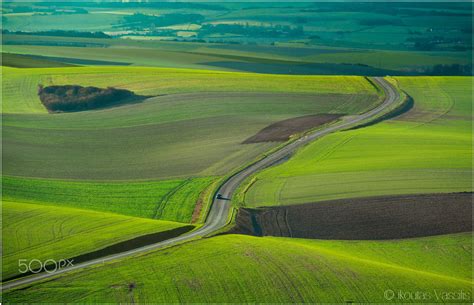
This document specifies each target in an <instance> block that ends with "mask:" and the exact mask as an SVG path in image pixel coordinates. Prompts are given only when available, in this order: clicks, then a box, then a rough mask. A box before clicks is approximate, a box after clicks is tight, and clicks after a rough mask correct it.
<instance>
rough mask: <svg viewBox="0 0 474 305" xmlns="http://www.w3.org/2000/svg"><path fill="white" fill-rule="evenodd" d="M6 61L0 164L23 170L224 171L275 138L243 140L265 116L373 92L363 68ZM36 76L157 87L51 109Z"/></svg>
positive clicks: (171, 174)
mask: <svg viewBox="0 0 474 305" xmlns="http://www.w3.org/2000/svg"><path fill="white" fill-rule="evenodd" d="M5 70H6V71H8V73H7V74H6V77H5V78H4V96H5V98H4V101H5V102H4V105H3V111H4V113H3V126H4V128H3V132H4V133H3V135H4V144H5V150H4V156H5V162H4V164H3V169H4V174H5V175H11V176H22V177H37V178H51V179H80V180H105V181H110V180H135V179H147V180H151V179H155V180H157V179H159V180H169V179H187V178H189V177H196V176H201V177H202V176H216V175H217V176H219V175H225V174H227V173H228V172H229V171H231V170H232V169H233V168H236V167H239V166H241V164H242V163H243V162H248V161H249V160H252V159H254V158H256V157H257V156H258V155H260V154H262V153H263V152H264V151H267V150H268V149H270V148H272V147H274V146H275V145H277V144H276V143H258V144H246V145H243V144H241V143H242V142H243V141H244V140H245V139H246V138H248V137H250V136H251V135H253V134H255V133H257V132H258V131H259V130H260V129H262V128H264V127H265V126H267V125H269V124H271V123H274V122H276V121H279V120H283V119H287V118H291V117H295V116H302V115H306V114H317V113H340V114H354V113H360V112H364V111H366V110H367V109H370V108H371V107H373V106H374V105H375V104H376V103H378V102H379V98H378V96H377V92H376V90H375V89H374V87H373V86H372V85H371V84H370V83H369V82H368V81H367V80H365V79H364V78H362V77H320V76H279V75H260V74H247V73H225V72H212V71H191V70H180V69H156V68H132V67H131V68H117V67H113V68H112V67H110V68H109V67H101V68H97V67H91V68H89V67H88V68H54V69H5ZM39 83H43V84H45V85H46V84H71V83H72V84H79V85H84V86H86V85H96V86H104V87H105V86H116V87H119V88H125V89H129V90H132V91H134V92H136V93H137V94H142V95H157V96H156V97H154V98H150V99H147V100H145V101H144V102H142V103H137V104H130V105H126V106H122V107H115V108H109V109H104V110H97V111H86V112H78V113H62V114H48V113H46V111H45V109H44V108H43V106H42V105H41V103H40V102H39V99H38V97H37V96H36V90H37V89H36V86H37V84H39ZM17 87H20V88H21V89H20V90H15V88H17ZM341 90H343V91H342V93H340V92H341ZM224 91H225V92H224ZM243 91H245V93H243ZM289 101H291V102H289ZM33 156H34V160H35V162H31V160H32V157H33Z"/></svg>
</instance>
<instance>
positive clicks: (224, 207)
mask: <svg viewBox="0 0 474 305" xmlns="http://www.w3.org/2000/svg"><path fill="white" fill-rule="evenodd" d="M373 80H374V81H375V82H377V84H379V85H380V87H381V88H383V91H384V93H385V99H384V101H383V102H382V104H380V105H379V106H377V107H376V108H374V109H372V110H370V111H368V112H366V113H363V114H360V115H355V116H351V117H347V118H346V120H342V121H341V122H339V123H336V124H334V125H331V126H328V127H327V128H324V129H321V130H317V131H315V132H313V133H310V134H308V135H306V136H304V137H302V138H300V139H298V140H296V141H294V142H291V143H290V144H288V145H286V146H283V147H282V148H280V149H279V150H276V151H274V152H272V153H271V154H269V155H267V156H266V157H264V158H262V159H260V160H259V161H257V162H255V163H253V164H251V165H250V166H248V167H246V168H244V169H242V170H241V171H239V172H237V173H236V174H234V175H233V176H231V177H230V178H229V179H227V180H226V181H225V182H224V183H223V184H222V185H221V186H220V188H219V189H218V191H217V193H219V194H221V195H222V196H223V197H224V198H231V197H232V195H233V194H234V192H235V190H236V189H237V187H238V186H239V185H240V184H241V183H242V182H243V181H244V180H245V179H246V178H248V177H249V176H251V175H253V174H255V173H256V172H258V171H260V170H262V169H264V168H266V167H268V166H271V165H272V164H275V163H276V162H279V161H281V160H284V159H286V158H288V157H289V156H290V155H291V154H292V153H293V152H294V151H295V150H297V149H298V148H300V147H302V146H304V145H305V144H307V143H309V142H311V141H313V140H315V139H318V138H320V137H322V136H324V135H327V134H329V133H332V132H335V131H339V130H342V129H346V128H350V127H353V126H355V125H357V124H359V123H362V122H365V121H367V120H368V119H371V118H373V117H376V116H377V115H379V114H380V113H382V112H383V111H384V110H386V108H387V107H389V106H390V105H392V104H394V103H395V102H396V101H397V100H398V98H399V93H398V91H397V90H396V89H395V88H394V87H393V86H392V85H391V84H390V83H389V82H387V81H386V80H385V79H383V78H382V77H375V78H373ZM230 212H231V203H230V201H229V200H226V199H217V198H216V199H214V201H213V203H212V207H211V210H210V212H209V215H208V216H207V219H206V222H205V224H204V225H203V226H202V227H200V228H199V229H197V230H195V231H192V232H190V233H186V234H183V235H180V236H178V237H174V238H171V239H168V240H165V241H161V242H158V243H155V244H151V245H148V246H144V247H140V248H136V249H132V250H129V251H126V252H122V253H118V254H113V255H110V256H106V257H102V258H98V259H94V260H90V261H87V262H83V263H80V264H77V265H74V266H71V267H67V268H64V269H59V270H57V271H55V272H51V273H39V274H34V275H31V276H27V277H24V278H20V279H16V280H12V281H9V282H6V283H3V284H2V290H3V291H5V290H9V289H12V288H16V287H20V286H23V285H29V284H33V283H35V282H38V281H41V280H45V279H48V278H52V277H55V276H58V275H60V274H63V273H66V272H71V271H74V270H80V269H84V268H87V267H90V266H94V265H100V264H104V263H106V262H110V261H113V260H117V259H121V258H125V257H129V256H132V255H135V254H139V253H142V252H147V251H151V250H156V249H160V248H164V247H167V246H172V245H176V244H179V243H182V242H185V241H189V240H192V239H195V238H199V237H203V236H206V235H209V234H210V233H213V232H216V231H217V230H219V229H221V228H223V227H224V226H225V225H226V224H227V222H228V218H229V214H230Z"/></svg>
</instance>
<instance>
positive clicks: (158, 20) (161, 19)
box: [122, 13, 204, 30]
mask: <svg viewBox="0 0 474 305" xmlns="http://www.w3.org/2000/svg"><path fill="white" fill-rule="evenodd" d="M203 20H204V16H203V15H200V14H181V13H173V14H165V15H160V16H155V15H147V14H141V13H135V14H133V15H129V16H124V17H123V20H122V23H123V25H124V26H128V27H130V28H131V29H140V30H143V28H153V29H154V28H155V27H163V26H169V25H173V24H182V23H200V22H202V21H203Z"/></svg>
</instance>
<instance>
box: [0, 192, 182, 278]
mask: <svg viewBox="0 0 474 305" xmlns="http://www.w3.org/2000/svg"><path fill="white" fill-rule="evenodd" d="M84 191H85V192H87V190H84ZM77 195H78V194H77ZM38 199H39V198H38ZM98 201H99V200H98ZM2 204H3V206H2V212H3V223H2V231H3V254H2V255H3V256H2V259H3V278H8V277H10V276H13V275H15V274H18V273H19V272H18V270H19V269H18V268H19V266H18V262H19V259H25V260H27V263H29V261H30V260H32V259H36V260H40V261H42V262H44V261H46V260H48V259H53V260H55V261H56V262H58V261H59V260H60V259H68V258H71V257H75V256H78V255H80V254H84V253H88V252H91V251H94V250H98V249H101V248H104V247H106V246H109V245H112V244H115V243H118V242H121V241H125V240H129V239H132V238H134V237H137V236H141V235H145V234H150V233H156V232H162V231H167V230H171V229H175V228H178V227H181V226H184V225H185V224H182V223H177V222H170V221H161V220H151V219H144V218H136V217H127V216H121V215H117V214H111V213H101V212H93V211H87V210H82V209H74V208H69V207H68V208H64V207H53V206H45V205H39V204H30V203H23V202H21V201H17V202H12V201H9V200H8V199H5V198H4V201H3V203H2ZM23 262H24V261H23ZM31 266H32V268H36V267H38V262H34V263H33V264H32V265H31Z"/></svg>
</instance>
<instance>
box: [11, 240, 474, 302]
mask: <svg viewBox="0 0 474 305" xmlns="http://www.w3.org/2000/svg"><path fill="white" fill-rule="evenodd" d="M471 253H472V245H471V234H459V235H445V236H439V237H430V238H421V239H412V240H400V241H393V242H367V241H354V242H347V241H337V242H336V241H318V240H301V239H287V238H268V237H265V238H255V237H249V236H243V235H226V236H218V237H214V238H211V239H206V240H200V241H196V242H193V243H191V244H186V245H182V246H179V247H174V248H170V249H167V250H164V251H159V252H155V253H151V254H148V255H143V256H140V257H136V258H130V259H126V260H123V261H120V262H119V263H115V264H109V265H106V266H100V267H97V268H94V270H93V271H91V270H88V271H87V270H86V271H82V272H76V273H74V274H70V275H65V276H63V277H60V278H57V279H55V280H50V281H48V282H46V283H43V284H38V285H35V286H33V287H29V288H26V289H24V290H17V291H12V292H7V293H6V294H5V295H4V300H7V301H9V302H28V301H32V300H38V299H41V300H43V301H48V302H62V301H64V300H66V299H67V300H68V301H73V302H141V303H144V302H151V301H152V302H209V303H210V302H218V303H224V302H239V303H240V302H252V303H253V302H268V303H290V302H291V303H300V302H301V303H302V302H313V303H314V302H338V303H344V302H369V301H370V302H387V299H386V298H384V293H385V291H386V290H389V289H390V290H393V291H395V292H398V291H399V290H400V291H404V292H406V291H408V292H416V291H424V292H425V291H426V292H429V293H431V299H429V300H426V301H425V302H442V300H441V299H436V297H435V295H434V291H435V290H436V292H437V293H438V294H441V293H446V292H450V293H452V292H459V291H460V290H462V291H464V292H465V293H469V294H470V295H469V298H468V299H467V300H466V299H464V300H463V301H465V302H470V301H472V300H471V299H470V296H472V288H473V282H472V279H471V273H470V271H471V268H470V266H471ZM392 301H394V302H395V301H399V302H403V300H397V299H393V300H392Z"/></svg>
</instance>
